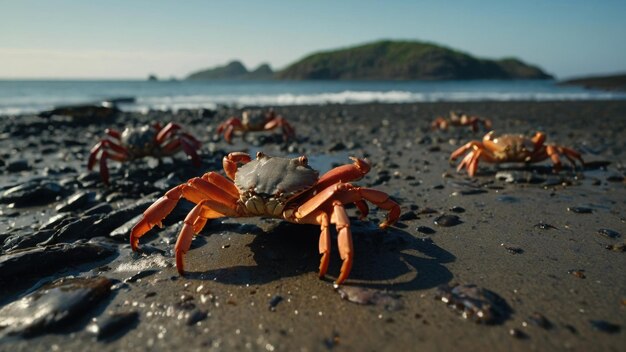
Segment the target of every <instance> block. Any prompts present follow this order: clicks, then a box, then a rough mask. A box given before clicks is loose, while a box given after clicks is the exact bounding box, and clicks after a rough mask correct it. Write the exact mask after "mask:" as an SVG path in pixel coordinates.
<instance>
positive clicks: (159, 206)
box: [130, 186, 182, 252]
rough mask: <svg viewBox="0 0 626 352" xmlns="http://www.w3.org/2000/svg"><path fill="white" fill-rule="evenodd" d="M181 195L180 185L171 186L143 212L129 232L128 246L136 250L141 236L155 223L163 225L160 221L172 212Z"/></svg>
mask: <svg viewBox="0 0 626 352" xmlns="http://www.w3.org/2000/svg"><path fill="white" fill-rule="evenodd" d="M181 196H182V189H181V187H180V186H177V187H175V188H172V189H171V190H169V191H168V192H167V193H165V195H164V196H163V197H161V198H159V199H158V200H157V201H156V202H154V203H153V204H152V205H151V206H150V207H148V209H146V211H144V212H143V217H142V218H141V220H140V221H139V222H138V223H137V225H135V226H134V227H133V229H132V230H131V232H130V246H131V248H132V249H133V251H135V252H136V251H138V249H139V238H140V237H141V236H143V235H144V234H146V232H148V231H150V229H152V228H153V227H154V226H155V225H157V226H159V227H163V225H162V224H161V221H162V220H163V219H165V217H166V216H167V215H168V214H169V213H171V212H172V210H173V209H174V207H176V204H177V203H178V200H179V199H180V197H181Z"/></svg>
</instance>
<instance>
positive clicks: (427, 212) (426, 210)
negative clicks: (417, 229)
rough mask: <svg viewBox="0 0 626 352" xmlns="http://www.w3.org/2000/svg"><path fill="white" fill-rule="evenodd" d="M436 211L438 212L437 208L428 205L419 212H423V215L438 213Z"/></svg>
mask: <svg viewBox="0 0 626 352" xmlns="http://www.w3.org/2000/svg"><path fill="white" fill-rule="evenodd" d="M436 213H437V210H435V209H433V208H428V207H426V208H424V209H422V210H420V211H419V214H422V215H426V214H436Z"/></svg>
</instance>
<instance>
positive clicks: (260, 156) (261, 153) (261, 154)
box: [256, 152, 265, 159]
mask: <svg viewBox="0 0 626 352" xmlns="http://www.w3.org/2000/svg"><path fill="white" fill-rule="evenodd" d="M256 158H257V159H261V158H265V153H263V152H257V153H256Z"/></svg>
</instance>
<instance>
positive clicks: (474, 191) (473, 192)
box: [451, 188, 487, 196]
mask: <svg viewBox="0 0 626 352" xmlns="http://www.w3.org/2000/svg"><path fill="white" fill-rule="evenodd" d="M483 193H487V190H486V189H482V188H466V189H462V190H460V191H455V192H452V194H451V195H452V196H473V195H477V194H483Z"/></svg>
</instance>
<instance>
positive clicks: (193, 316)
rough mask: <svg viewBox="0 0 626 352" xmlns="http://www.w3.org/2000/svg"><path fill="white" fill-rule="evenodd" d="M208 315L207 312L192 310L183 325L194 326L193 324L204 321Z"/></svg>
mask: <svg viewBox="0 0 626 352" xmlns="http://www.w3.org/2000/svg"><path fill="white" fill-rule="evenodd" d="M208 315H209V314H208V312H207V311H205V310H200V309H198V308H195V309H194V310H192V311H191V312H189V314H188V315H187V319H186V320H185V324H187V325H194V324H196V323H198V322H200V321H203V320H204V319H206V318H207V316H208Z"/></svg>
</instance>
